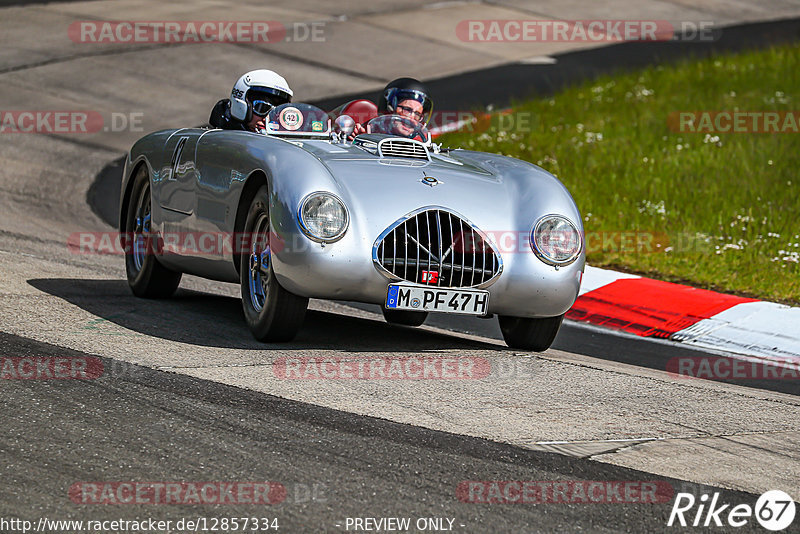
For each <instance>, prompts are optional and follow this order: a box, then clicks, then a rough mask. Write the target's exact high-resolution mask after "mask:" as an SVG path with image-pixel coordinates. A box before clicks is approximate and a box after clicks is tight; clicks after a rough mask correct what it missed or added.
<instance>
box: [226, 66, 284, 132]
mask: <svg viewBox="0 0 800 534" xmlns="http://www.w3.org/2000/svg"><path fill="white" fill-rule="evenodd" d="M293 94H294V93H293V92H292V90H291V89H290V88H289V84H288V83H286V80H285V79H284V78H283V76H281V75H280V74H278V73H276V72H273V71H271V70H267V69H259V70H251V71H250V72H248V73H247V74H243V75H242V77H241V78H239V79H238V80H237V81H236V85H234V86H233V90H232V91H231V98H230V100H231V117H233V118H234V119H237V120H240V121H242V122H250V119H252V117H253V102H257V101H258V102H267V103H269V104H271V105H272V106H279V105H281V104H285V103H287V102H291V101H292V95H293ZM259 111H263V110H259V109H257V110H256V112H257V113H258V112H259ZM259 115H261V113H259Z"/></svg>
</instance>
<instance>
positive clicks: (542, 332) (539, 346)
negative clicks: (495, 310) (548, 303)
mask: <svg viewBox="0 0 800 534" xmlns="http://www.w3.org/2000/svg"><path fill="white" fill-rule="evenodd" d="M499 320H500V331H501V332H503V339H505V341H506V345H508V346H509V347H511V348H512V349H522V350H532V351H536V352H542V351H545V350H547V349H549V348H550V345H552V344H553V340H554V339H555V338H556V334H558V329H559V328H561V322H562V321H563V320H564V316H563V315H559V316H557V317H543V318H528V317H509V316H507V315H501V316H500V317H499Z"/></svg>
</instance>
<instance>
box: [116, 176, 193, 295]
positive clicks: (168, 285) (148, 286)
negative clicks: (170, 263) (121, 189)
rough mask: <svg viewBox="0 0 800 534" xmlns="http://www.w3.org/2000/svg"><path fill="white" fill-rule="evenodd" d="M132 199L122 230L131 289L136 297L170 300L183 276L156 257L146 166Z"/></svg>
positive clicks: (136, 184) (134, 189) (136, 180)
mask: <svg viewBox="0 0 800 534" xmlns="http://www.w3.org/2000/svg"><path fill="white" fill-rule="evenodd" d="M129 198H130V200H129V203H128V206H127V208H128V209H127V213H126V217H125V228H123V232H124V235H123V239H124V240H125V248H126V251H125V271H126V272H127V274H128V285H129V286H130V287H131V291H133V294H134V295H136V296H137V297H143V298H151V299H154V298H165V297H169V296H170V295H172V294H173V293H174V292H175V290H176V289H177V288H178V284H180V282H181V273H179V272H175V271H171V270H169V269H167V268H166V267H164V266H163V265H161V264H160V263H159V262H158V259H157V258H156V257H155V252H154V247H153V245H154V243H155V236H154V234H153V233H152V231H151V228H152V212H151V210H152V199H151V196H150V178H149V175H148V172H147V167H146V166H144V165H142V166H141V167H140V168H139V170H138V171H137V172H136V176H135V177H134V178H133V189H132V190H131V195H130V197H129Z"/></svg>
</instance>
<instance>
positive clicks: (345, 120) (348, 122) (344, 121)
mask: <svg viewBox="0 0 800 534" xmlns="http://www.w3.org/2000/svg"><path fill="white" fill-rule="evenodd" d="M334 124H336V130H337V131H338V132H340V133H341V134H343V135H344V137H347V136H348V135H350V134H351V133H353V130H354V129H355V127H356V121H354V120H353V117H351V116H350V115H339V116H338V117H336V121H334Z"/></svg>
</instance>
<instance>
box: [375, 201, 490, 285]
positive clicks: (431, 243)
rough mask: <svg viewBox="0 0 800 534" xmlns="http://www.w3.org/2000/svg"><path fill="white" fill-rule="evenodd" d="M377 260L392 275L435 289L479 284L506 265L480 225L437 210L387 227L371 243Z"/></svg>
mask: <svg viewBox="0 0 800 534" xmlns="http://www.w3.org/2000/svg"><path fill="white" fill-rule="evenodd" d="M373 260H374V261H375V263H376V264H378V265H380V267H382V268H383V270H384V271H385V272H386V274H387V275H390V276H391V277H393V278H397V279H400V280H407V281H409V282H416V283H420V284H425V285H430V286H437V287H475V286H481V285H483V284H486V283H487V282H489V281H490V280H492V279H493V278H494V277H495V276H497V275H498V274H500V272H501V270H502V268H503V267H502V265H503V263H502V259H501V258H500V255H499V254H497V252H496V251H495V250H494V248H493V247H492V245H491V244H490V243H488V242H487V241H486V240H485V239H484V238H483V236H482V235H481V233H480V231H479V230H478V229H477V228H475V227H474V226H473V225H472V224H471V223H469V222H468V221H466V220H464V219H462V218H461V217H459V216H457V215H456V214H454V213H452V212H449V211H447V210H443V209H438V208H435V209H425V210H424V211H420V212H418V213H416V214H414V215H412V216H410V217H408V218H404V219H401V220H400V221H398V222H396V223H395V224H394V225H392V226H391V227H389V228H388V229H386V230H385V231H384V232H383V233H382V234H381V237H379V238H378V240H377V241H376V242H375V245H374V246H373Z"/></svg>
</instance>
